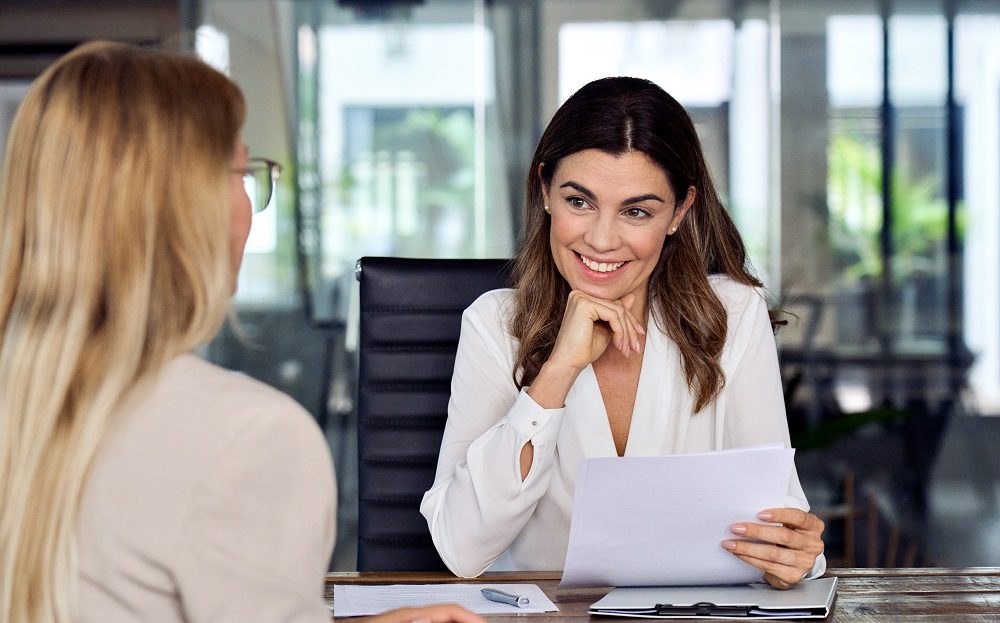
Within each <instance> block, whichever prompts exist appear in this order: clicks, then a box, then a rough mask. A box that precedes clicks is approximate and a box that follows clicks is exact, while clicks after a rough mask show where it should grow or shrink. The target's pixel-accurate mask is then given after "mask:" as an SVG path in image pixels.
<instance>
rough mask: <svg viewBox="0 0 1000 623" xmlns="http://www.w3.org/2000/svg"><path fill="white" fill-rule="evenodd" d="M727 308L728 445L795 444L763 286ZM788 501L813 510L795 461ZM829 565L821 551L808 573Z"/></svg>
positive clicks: (810, 573) (821, 570) (726, 433)
mask: <svg viewBox="0 0 1000 623" xmlns="http://www.w3.org/2000/svg"><path fill="white" fill-rule="evenodd" d="M728 311H729V314H730V323H729V331H731V332H732V334H733V345H734V352H733V355H734V357H735V358H736V359H735V360H734V361H733V362H732V364H731V366H729V371H728V372H727V378H726V394H727V397H726V414H725V422H726V425H725V432H724V435H725V447H728V448H737V447H746V446H754V445H760V444H766V443H780V444H782V445H784V446H785V447H791V440H790V438H789V434H788V419H787V415H786V411H785V397H784V392H783V390H782V384H781V372H780V369H779V367H778V348H777V344H776V343H775V341H774V332H773V331H772V330H771V321H770V318H769V317H768V313H767V303H766V301H765V300H764V297H763V296H762V295H761V294H760V293H759V292H757V291H753V290H749V289H748V296H747V298H746V300H745V307H743V309H742V312H739V311H735V310H734V309H733V308H732V307H730V308H729V310H728ZM785 506H788V507H794V508H799V509H802V510H804V511H808V510H809V502H808V501H807V500H806V495H805V492H804V491H803V490H802V485H801V484H800V483H799V476H798V472H797V471H796V470H795V466H794V465H793V466H792V475H791V478H790V479H789V483H788V493H787V495H786V496H785ZM825 570H826V558H825V557H824V556H823V555H822V554H820V556H819V557H818V558H817V559H816V564H815V565H814V566H813V569H812V571H810V572H809V574H808V576H807V577H818V576H820V575H822V574H823V572H824V571H825Z"/></svg>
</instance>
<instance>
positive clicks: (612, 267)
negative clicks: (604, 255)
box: [577, 253, 628, 273]
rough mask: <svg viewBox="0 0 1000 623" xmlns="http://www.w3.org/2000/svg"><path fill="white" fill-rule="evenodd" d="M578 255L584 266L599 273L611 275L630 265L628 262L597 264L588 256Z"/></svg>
mask: <svg viewBox="0 0 1000 623" xmlns="http://www.w3.org/2000/svg"><path fill="white" fill-rule="evenodd" d="M577 255H578V256H579V257H580V261H581V262H583V265H584V266H586V267H587V268H589V269H590V270H592V271H594V272H598V273H611V272H614V271H616V270H618V269H619V268H621V267H622V266H624V265H625V264H628V262H612V263H607V262H595V261H594V260H592V259H590V258H589V257H587V256H586V255H581V254H579V253H577Z"/></svg>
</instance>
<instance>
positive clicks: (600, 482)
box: [560, 444, 795, 587]
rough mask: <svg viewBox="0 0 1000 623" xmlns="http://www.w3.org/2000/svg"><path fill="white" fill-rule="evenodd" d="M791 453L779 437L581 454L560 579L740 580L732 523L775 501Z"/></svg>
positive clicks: (783, 489) (783, 487)
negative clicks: (699, 449) (726, 543)
mask: <svg viewBox="0 0 1000 623" xmlns="http://www.w3.org/2000/svg"><path fill="white" fill-rule="evenodd" d="M794 454H795V451H794V450H792V449H789V448H784V447H782V446H780V445H777V444H774V445H767V446H756V447H752V448H737V449H732V450H722V451H718V452H705V453H701V454H678V455H673V456H663V457H625V458H617V457H611V458H597V459H584V460H582V461H581V462H580V473H579V476H578V478H577V481H576V496H575V498H574V500H573V519H572V524H571V526H570V532H569V549H568V551H567V552H566V565H565V568H564V571H563V577H562V583H561V584H560V587H574V586H677V585H686V586H697V585H708V584H747V583H750V582H755V581H757V580H760V579H761V577H762V575H763V573H762V572H761V571H760V570H759V569H757V568H756V567H753V566H752V565H750V564H748V563H746V562H743V561H742V560H740V559H739V558H737V557H735V556H733V555H732V554H730V553H729V551H727V550H726V549H724V548H723V547H722V541H723V540H726V539H733V538H737V537H736V535H734V534H733V533H732V532H731V531H730V530H729V527H730V526H731V525H732V524H733V523H735V522H739V521H754V522H758V523H761V522H760V520H759V519H757V513H759V512H760V511H762V510H764V509H765V508H772V507H782V506H784V505H785V496H786V494H787V492H788V481H789V478H790V477H791V473H792V465H793V463H792V461H793V457H794Z"/></svg>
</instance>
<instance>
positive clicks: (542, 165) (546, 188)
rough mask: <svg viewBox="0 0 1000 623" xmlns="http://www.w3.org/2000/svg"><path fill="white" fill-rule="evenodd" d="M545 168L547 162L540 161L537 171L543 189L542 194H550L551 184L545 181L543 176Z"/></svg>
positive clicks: (539, 183)
mask: <svg viewBox="0 0 1000 623" xmlns="http://www.w3.org/2000/svg"><path fill="white" fill-rule="evenodd" d="M544 169H545V163H544V162H539V163H538V170H537V171H535V173H536V174H537V175H538V185H539V187H540V188H541V189H542V194H543V195H547V194H549V185H548V184H546V183H545V178H544V177H543V176H542V171H543V170H544Z"/></svg>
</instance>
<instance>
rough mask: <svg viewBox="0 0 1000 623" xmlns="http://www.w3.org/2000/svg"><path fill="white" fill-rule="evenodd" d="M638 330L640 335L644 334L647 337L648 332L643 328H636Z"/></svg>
mask: <svg viewBox="0 0 1000 623" xmlns="http://www.w3.org/2000/svg"><path fill="white" fill-rule="evenodd" d="M636 329H639V333H642V334H643V335H646V330H645V329H643V328H642V327H640V326H636Z"/></svg>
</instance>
